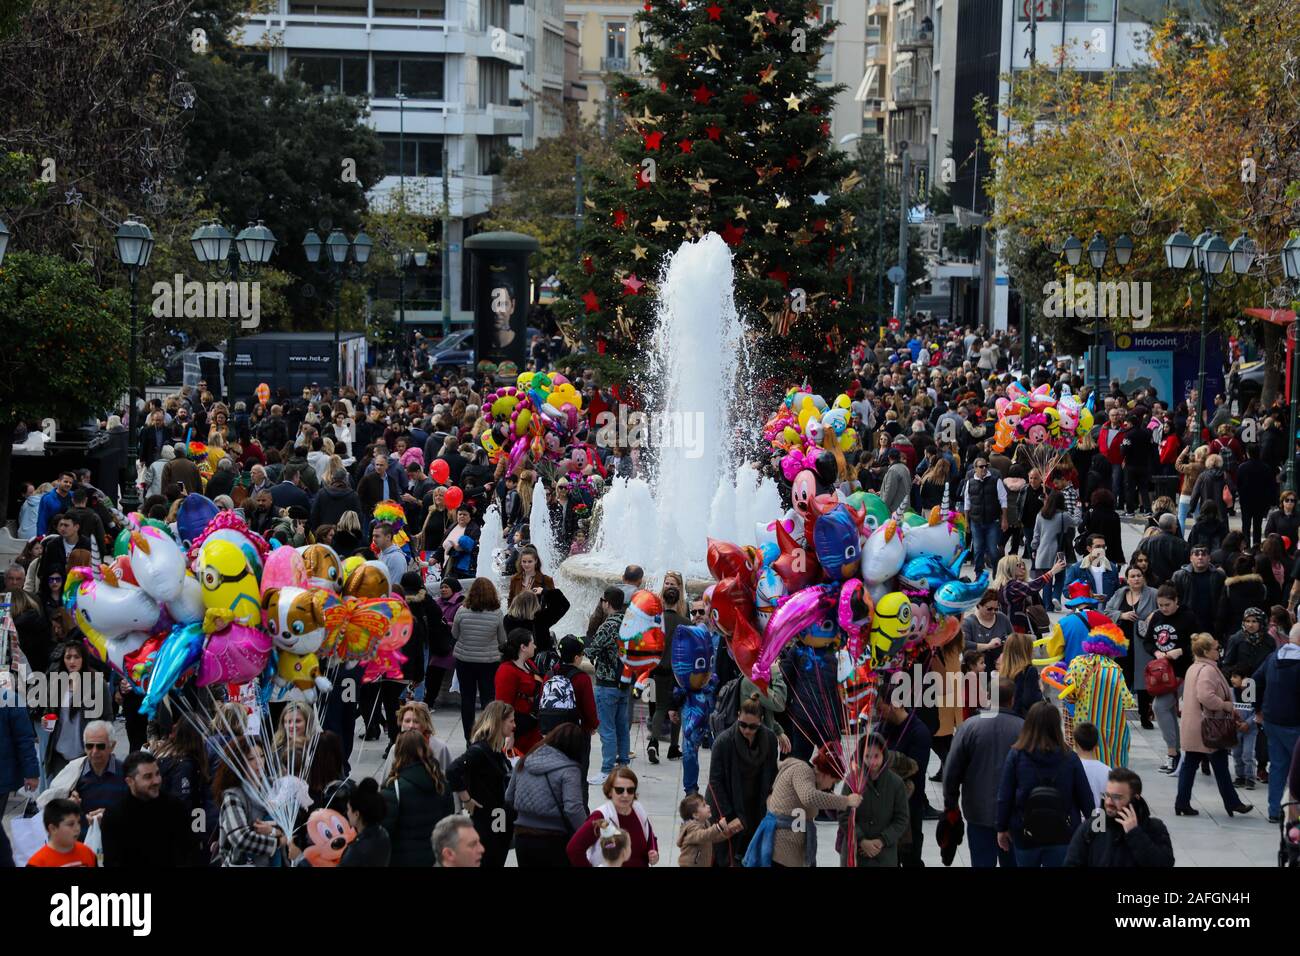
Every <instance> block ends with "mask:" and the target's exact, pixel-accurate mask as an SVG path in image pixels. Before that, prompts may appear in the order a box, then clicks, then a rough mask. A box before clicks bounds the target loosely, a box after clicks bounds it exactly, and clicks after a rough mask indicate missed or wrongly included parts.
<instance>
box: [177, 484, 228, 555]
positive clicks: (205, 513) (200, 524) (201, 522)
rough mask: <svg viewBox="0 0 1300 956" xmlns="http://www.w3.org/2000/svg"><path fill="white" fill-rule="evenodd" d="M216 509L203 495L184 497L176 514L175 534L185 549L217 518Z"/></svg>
mask: <svg viewBox="0 0 1300 956" xmlns="http://www.w3.org/2000/svg"><path fill="white" fill-rule="evenodd" d="M218 510H219V509H218V508H217V506H216V504H214V503H213V501H212V499H211V498H208V497H206V496H204V495H197V494H195V495H186V496H185V500H184V501H182V502H181V506H180V508H179V509H178V510H177V512H176V533H177V535H178V536H179V537H180V539H181V543H183V544H184V545H185V546H186V547H188V546H189V545H191V544H193V543H194V542H195V540H197V539H198V537H199V535H201V534H203V529H204V528H206V527H207V526H208V522H209V521H211V520H212V519H213V518H215V517H216V516H217V512H218Z"/></svg>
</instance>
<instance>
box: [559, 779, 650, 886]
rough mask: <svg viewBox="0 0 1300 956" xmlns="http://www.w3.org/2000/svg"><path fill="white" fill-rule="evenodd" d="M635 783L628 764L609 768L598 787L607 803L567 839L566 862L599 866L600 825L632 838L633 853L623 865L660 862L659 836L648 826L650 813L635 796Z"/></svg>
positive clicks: (643, 864)
mask: <svg viewBox="0 0 1300 956" xmlns="http://www.w3.org/2000/svg"><path fill="white" fill-rule="evenodd" d="M637 786H638V782H637V778H636V774H634V773H633V772H632V771H631V770H629V769H628V768H627V767H615V768H614V769H613V770H611V771H610V773H609V776H608V777H606V778H605V785H604V786H603V787H602V788H601V789H602V790H603V791H604V794H605V796H606V797H607V798H608V799H609V802H608V803H605V804H603V805H602V806H599V807H597V808H596V810H595V812H593V813H592V815H591V816H589V817H588V818H587V822H586V823H584V824H583V825H582V826H580V827H578V829H577V830H576V831H575V832H574V834H573V836H572V837H570V838H569V847H568V853H569V862H570V863H571V864H572V865H573V866H577V867H583V866H597V865H599V863H600V848H599V847H598V846H597V840H598V838H599V833H600V829H599V828H600V827H602V826H607V825H613V826H615V827H617V828H618V829H619V830H622V831H623V832H624V833H626V834H627V835H628V837H629V838H630V840H631V844H632V852H631V855H630V856H629V857H628V858H627V859H626V860H624V861H623V866H631V867H647V866H654V865H655V864H656V863H658V862H659V838H658V837H656V836H655V831H654V827H652V826H651V825H650V815H649V814H648V813H646V810H645V807H643V806H642V805H641V801H640V800H638V799H637V798H636V791H637Z"/></svg>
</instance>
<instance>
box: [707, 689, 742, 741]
mask: <svg viewBox="0 0 1300 956" xmlns="http://www.w3.org/2000/svg"><path fill="white" fill-rule="evenodd" d="M738 713H740V678H739V677H733V678H732V679H731V680H729V681H727V682H726V683H725V684H723V685H722V689H721V690H719V691H718V697H717V700H716V701H715V702H714V704H713V713H711V714H709V732H710V733H712V734H713V739H714V740H717V738H718V734H720V733H722V732H723V731H724V730H726V729H727V728H728V727H730V726H731V725H732V724H734V723H735V722H736V715H737V714H738Z"/></svg>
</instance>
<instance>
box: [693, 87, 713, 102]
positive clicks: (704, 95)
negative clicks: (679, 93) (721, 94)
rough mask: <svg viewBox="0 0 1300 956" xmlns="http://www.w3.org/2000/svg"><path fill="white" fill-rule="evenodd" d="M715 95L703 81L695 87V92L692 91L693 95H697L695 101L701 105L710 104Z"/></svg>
mask: <svg viewBox="0 0 1300 956" xmlns="http://www.w3.org/2000/svg"><path fill="white" fill-rule="evenodd" d="M714 95H715V94H714V92H713V91H712V90H710V89H709V88H708V87H707V86H705V85H704V84H703V83H701V84H700V85H699V86H698V87H697V88H696V89H695V91H694V93H692V96H694V97H695V102H697V103H699V104H700V105H701V106H708V105H709V100H711V99H713V97H714Z"/></svg>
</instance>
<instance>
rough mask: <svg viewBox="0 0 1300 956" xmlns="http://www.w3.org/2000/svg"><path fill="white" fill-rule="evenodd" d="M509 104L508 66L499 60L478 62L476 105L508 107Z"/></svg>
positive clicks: (484, 107)
mask: <svg viewBox="0 0 1300 956" xmlns="http://www.w3.org/2000/svg"><path fill="white" fill-rule="evenodd" d="M509 102H510V66H509V64H506V63H502V62H500V61H499V60H486V59H480V60H479V61H478V105H479V109H487V107H488V106H489V105H492V104H496V105H498V106H505V105H508V104H509Z"/></svg>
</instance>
